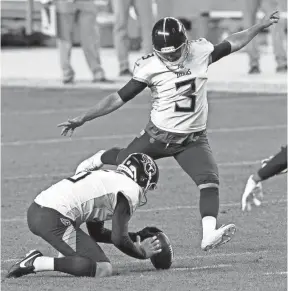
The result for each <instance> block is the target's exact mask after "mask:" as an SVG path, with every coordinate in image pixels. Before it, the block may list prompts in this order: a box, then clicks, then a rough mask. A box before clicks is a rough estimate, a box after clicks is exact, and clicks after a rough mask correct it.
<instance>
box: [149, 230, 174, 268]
mask: <svg viewBox="0 0 288 291" xmlns="http://www.w3.org/2000/svg"><path fill="white" fill-rule="evenodd" d="M156 236H157V238H158V240H159V241H160V245H161V249H162V251H161V253H159V254H156V255H154V256H152V257H151V258H150V260H151V263H152V264H153V266H154V267H155V268H156V269H157V270H159V269H169V268H170V267H171V265H172V261H173V257H174V253H173V248H172V245H171V243H170V240H169V238H168V237H167V235H166V234H164V233H163V232H158V233H157V234H156Z"/></svg>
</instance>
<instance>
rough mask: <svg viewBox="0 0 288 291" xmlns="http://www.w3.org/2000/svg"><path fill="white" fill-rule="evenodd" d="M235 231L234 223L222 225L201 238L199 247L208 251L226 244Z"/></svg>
mask: <svg viewBox="0 0 288 291" xmlns="http://www.w3.org/2000/svg"><path fill="white" fill-rule="evenodd" d="M235 232H236V226H235V225H234V224H227V225H222V226H221V227H220V228H218V229H215V230H213V231H212V232H211V234H210V235H209V236H207V237H205V238H203V239H202V242H201V249H202V250H203V251H209V250H211V249H214V248H217V247H219V246H221V245H223V244H226V243H227V242H228V241H230V240H231V238H232V237H233V236H234V234H235Z"/></svg>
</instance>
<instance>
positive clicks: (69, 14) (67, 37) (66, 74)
mask: <svg viewBox="0 0 288 291" xmlns="http://www.w3.org/2000/svg"><path fill="white" fill-rule="evenodd" d="M56 10H57V44H58V48H59V53H60V64H61V69H62V74H63V76H62V78H63V83H64V84H67V83H72V82H73V81H74V75H75V73H74V71H73V68H72V66H71V50H72V46H73V43H72V42H73V27H74V21H75V13H74V11H73V3H63V2H60V1H58V2H56Z"/></svg>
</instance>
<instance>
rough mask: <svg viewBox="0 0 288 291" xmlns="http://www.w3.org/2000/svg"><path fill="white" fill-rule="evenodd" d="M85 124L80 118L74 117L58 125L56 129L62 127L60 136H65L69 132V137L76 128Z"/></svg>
mask: <svg viewBox="0 0 288 291" xmlns="http://www.w3.org/2000/svg"><path fill="white" fill-rule="evenodd" d="M84 123H85V122H84V120H83V118H82V117H81V116H78V117H75V118H73V119H68V121H65V122H62V123H60V124H58V125H57V126H58V127H63V129H62V131H61V135H64V136H66V135H67V134H68V133H69V131H70V136H72V134H73V132H74V130H75V128H76V127H79V126H81V125H83V124H84Z"/></svg>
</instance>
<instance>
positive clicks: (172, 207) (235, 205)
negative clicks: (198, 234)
mask: <svg viewBox="0 0 288 291" xmlns="http://www.w3.org/2000/svg"><path fill="white" fill-rule="evenodd" d="M284 202H285V203H287V199H281V198H280V199H277V200H276V199H275V200H271V201H263V202H262V204H282V203H284ZM221 207H239V208H241V202H234V203H223V204H220V208H221ZM198 208H199V206H198V205H197V206H196V205H191V206H189V205H179V206H171V207H160V208H149V209H138V210H137V211H136V212H135V215H137V213H140V212H156V211H173V210H179V209H198ZM0 222H1V223H2V222H25V223H26V217H14V218H4V219H0Z"/></svg>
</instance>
